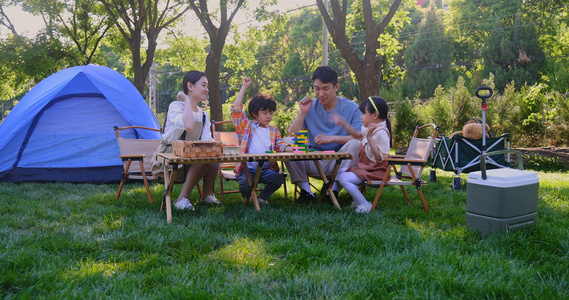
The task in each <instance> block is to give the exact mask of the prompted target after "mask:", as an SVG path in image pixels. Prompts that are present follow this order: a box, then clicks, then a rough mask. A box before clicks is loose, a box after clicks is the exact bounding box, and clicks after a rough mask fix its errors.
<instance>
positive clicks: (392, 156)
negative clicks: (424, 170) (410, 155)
mask: <svg viewBox="0 0 569 300" xmlns="http://www.w3.org/2000/svg"><path fill="white" fill-rule="evenodd" d="M392 158H405V155H400V154H394V155H390V156H389V159H392Z"/></svg>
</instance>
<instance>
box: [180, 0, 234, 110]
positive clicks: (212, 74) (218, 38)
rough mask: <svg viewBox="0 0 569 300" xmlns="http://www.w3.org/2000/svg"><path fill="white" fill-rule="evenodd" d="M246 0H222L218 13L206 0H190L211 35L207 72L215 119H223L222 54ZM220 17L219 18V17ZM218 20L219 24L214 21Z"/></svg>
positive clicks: (210, 100)
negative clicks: (232, 25)
mask: <svg viewBox="0 0 569 300" xmlns="http://www.w3.org/2000/svg"><path fill="white" fill-rule="evenodd" d="M244 2H245V0H235V1H232V0H220V1H219V11H218V13H212V12H210V8H209V7H208V3H207V1H206V0H190V1H189V3H190V7H191V8H192V10H193V11H194V12H195V14H196V16H197V17H198V18H199V20H200V22H201V24H202V26H203V28H204V29H205V31H206V32H207V34H208V36H209V42H210V48H209V53H208V55H207V57H206V67H205V74H206V76H207V78H208V81H209V90H210V93H209V103H210V115H211V118H212V119H213V120H222V119H223V112H222V106H221V89H220V83H219V79H220V74H219V73H220V70H221V55H222V54H223V48H224V47H225V42H226V39H227V34H228V33H229V29H230V28H231V23H232V22H233V18H234V17H235V15H236V14H237V12H238V11H239V9H241V7H242V6H243V3H244ZM217 18H218V19H217ZM214 20H216V21H217V22H218V25H216V24H215V23H214Z"/></svg>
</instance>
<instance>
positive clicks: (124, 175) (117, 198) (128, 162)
mask: <svg viewBox="0 0 569 300" xmlns="http://www.w3.org/2000/svg"><path fill="white" fill-rule="evenodd" d="M131 162H132V161H131V160H130V159H129V160H128V161H127V162H126V168H125V169H124V171H123V173H122V178H121V183H120V185H119V190H118V191H117V196H116V197H115V201H117V200H119V197H120V196H121V192H122V187H123V186H124V183H125V181H126V179H127V178H128V169H129V168H130V163H131Z"/></svg>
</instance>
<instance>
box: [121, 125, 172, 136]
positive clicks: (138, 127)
mask: <svg viewBox="0 0 569 300" xmlns="http://www.w3.org/2000/svg"><path fill="white" fill-rule="evenodd" d="M113 129H114V130H115V135H116V136H117V138H119V137H120V134H119V131H120V130H125V129H147V130H152V131H157V132H161V131H162V130H160V129H156V128H151V127H145V126H125V127H118V126H115V127H113Z"/></svg>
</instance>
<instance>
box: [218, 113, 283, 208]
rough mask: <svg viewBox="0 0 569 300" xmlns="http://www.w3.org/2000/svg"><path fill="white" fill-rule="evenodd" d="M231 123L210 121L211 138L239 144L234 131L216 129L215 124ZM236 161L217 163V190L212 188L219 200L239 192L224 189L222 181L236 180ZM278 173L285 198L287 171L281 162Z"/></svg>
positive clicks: (227, 143)
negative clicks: (281, 180)
mask: <svg viewBox="0 0 569 300" xmlns="http://www.w3.org/2000/svg"><path fill="white" fill-rule="evenodd" d="M228 123H229V124H232V123H233V122H231V121H213V120H212V121H211V127H212V132H213V139H214V140H215V141H218V142H222V144H223V145H236V146H239V145H240V142H239V137H238V136H237V133H236V132H235V131H217V130H216V128H215V127H216V126H215V125H216V124H228ZM236 165H237V164H236V163H221V164H220V165H219V188H220V190H219V191H216V190H215V189H214V193H216V194H221V201H225V194H233V193H239V190H225V189H224V186H223V182H224V181H230V180H234V181H237V174H236V173H235V172H234V169H235V166H236ZM279 173H280V174H281V175H282V176H283V179H284V180H285V183H284V185H283V186H284V193H285V199H287V196H288V195H287V189H286V176H287V173H285V172H284V164H283V163H282V162H281V167H280V170H279ZM262 190H263V189H261V188H257V191H262Z"/></svg>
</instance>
